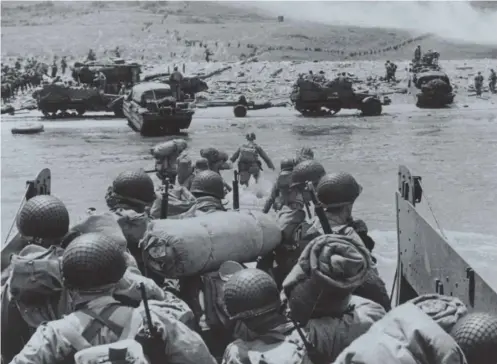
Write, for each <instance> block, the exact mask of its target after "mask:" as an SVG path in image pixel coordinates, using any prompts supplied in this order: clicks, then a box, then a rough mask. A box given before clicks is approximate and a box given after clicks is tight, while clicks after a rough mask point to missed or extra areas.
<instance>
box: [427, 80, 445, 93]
mask: <svg viewBox="0 0 497 364" xmlns="http://www.w3.org/2000/svg"><path fill="white" fill-rule="evenodd" d="M421 90H422V91H423V92H437V93H449V92H452V87H451V86H450V84H448V83H447V82H446V81H444V80H442V79H439V78H436V79H434V80H431V81H429V82H427V83H425V84H424V85H423V86H422V87H421Z"/></svg>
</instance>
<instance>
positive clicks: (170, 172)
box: [154, 139, 188, 185]
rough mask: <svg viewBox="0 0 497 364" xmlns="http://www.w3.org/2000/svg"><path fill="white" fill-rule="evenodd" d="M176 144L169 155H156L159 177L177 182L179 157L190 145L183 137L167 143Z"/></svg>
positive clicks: (173, 182)
mask: <svg viewBox="0 0 497 364" xmlns="http://www.w3.org/2000/svg"><path fill="white" fill-rule="evenodd" d="M170 142H172V143H173V144H174V150H173V151H171V152H169V153H168V154H167V155H162V154H161V155H154V157H155V160H156V161H155V169H156V170H157V177H158V178H159V179H160V180H161V181H163V180H164V179H168V180H169V183H171V184H173V185H174V184H175V183H176V175H177V174H178V158H179V156H180V155H181V153H183V151H184V150H185V149H186V148H187V147H188V145H187V144H186V141H185V140H183V139H174V140H171V141H169V142H167V143H170Z"/></svg>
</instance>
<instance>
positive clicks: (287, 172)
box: [263, 159, 295, 213]
mask: <svg viewBox="0 0 497 364" xmlns="http://www.w3.org/2000/svg"><path fill="white" fill-rule="evenodd" d="M294 165H295V161H294V160H293V159H284V160H282V161H281V166H280V168H281V172H280V173H279V175H278V178H277V179H276V182H275V183H274V185H273V188H272V190H271V194H270V196H269V198H268V199H267V201H266V204H265V206H264V210H263V211H264V213H267V212H269V210H270V209H271V207H273V208H274V210H275V211H279V210H281V209H282V207H283V206H284V205H287V204H289V203H290V195H291V191H290V184H291V180H292V171H293V167H294Z"/></svg>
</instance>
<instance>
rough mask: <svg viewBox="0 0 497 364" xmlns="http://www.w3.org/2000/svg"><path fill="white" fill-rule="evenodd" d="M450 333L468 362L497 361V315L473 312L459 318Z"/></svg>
mask: <svg viewBox="0 0 497 364" xmlns="http://www.w3.org/2000/svg"><path fill="white" fill-rule="evenodd" d="M450 335H451V336H452V338H453V339H454V341H455V342H456V343H457V345H458V346H459V347H460V348H461V349H462V351H463V353H464V357H465V358H466V360H467V363H468V364H483V363H489V364H490V363H495V362H497V316H496V315H495V314H489V313H483V312H473V313H470V314H467V315H466V316H464V317H463V318H461V319H459V320H458V321H457V322H456V324H455V325H454V327H453V328H452V330H451V332H450ZM483 353H485V354H483Z"/></svg>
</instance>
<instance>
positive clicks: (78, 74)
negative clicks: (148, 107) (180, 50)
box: [33, 59, 141, 117]
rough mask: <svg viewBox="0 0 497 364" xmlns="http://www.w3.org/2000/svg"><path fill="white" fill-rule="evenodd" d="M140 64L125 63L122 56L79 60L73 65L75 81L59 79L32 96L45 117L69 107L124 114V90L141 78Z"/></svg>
mask: <svg viewBox="0 0 497 364" xmlns="http://www.w3.org/2000/svg"><path fill="white" fill-rule="evenodd" d="M140 73H141V66H140V65H139V64H138V63H126V62H125V61H124V60H122V59H113V60H109V61H107V62H96V61H91V62H84V63H81V62H76V63H75V64H74V66H73V67H72V78H73V80H74V81H70V82H62V81H60V80H58V79H56V80H55V82H52V83H45V84H43V85H42V86H41V88H39V89H37V90H35V92H34V93H33V98H34V99H35V100H36V101H37V105H38V109H39V110H40V111H41V112H42V113H43V115H45V116H50V115H51V116H56V115H57V112H58V111H62V112H63V114H65V112H67V111H68V110H76V112H77V113H78V115H83V114H84V113H85V112H86V111H111V112H114V114H115V115H116V116H118V117H123V116H124V114H123V111H122V104H123V95H120V93H122V90H123V89H124V88H129V87H131V86H133V85H134V84H135V83H137V82H139V81H140ZM101 74H103V75H104V76H105V77H101V78H99V77H100V76H101Z"/></svg>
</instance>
